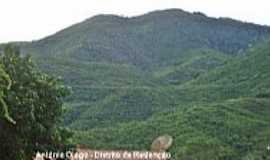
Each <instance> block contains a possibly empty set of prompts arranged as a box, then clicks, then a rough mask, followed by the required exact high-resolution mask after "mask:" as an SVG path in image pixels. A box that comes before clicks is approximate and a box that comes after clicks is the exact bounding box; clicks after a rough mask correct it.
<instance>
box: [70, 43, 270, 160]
mask: <svg viewBox="0 0 270 160" xmlns="http://www.w3.org/2000/svg"><path fill="white" fill-rule="evenodd" d="M269 67H270V42H267V43H264V44H261V45H259V46H256V47H254V48H251V49H250V50H249V52H248V53H247V56H246V57H244V58H243V57H242V58H236V59H234V60H232V61H230V62H228V63H227V64H226V65H224V66H223V67H221V68H217V69H214V70H212V71H210V72H209V73H205V74H204V75H202V76H200V77H198V78H197V79H195V80H193V81H190V82H188V83H185V84H183V85H180V86H178V87H175V88H174V89H175V94H174V96H175V97H176V98H175V101H176V102H177V103H178V104H177V107H176V108H175V109H172V110H168V111H164V112H159V113H156V114H155V115H153V116H152V117H151V118H149V119H148V120H147V121H144V122H128V123H122V124H119V125H117V126H113V127H105V128H104V127H103V128H94V129H91V130H88V131H79V132H77V134H76V136H75V140H76V142H78V143H81V144H85V145H88V146H91V147H93V146H94V147H96V148H107V149H111V148H119V149H124V148H128V149H142V148H143V149H148V146H149V145H150V144H151V142H152V140H153V139H154V138H155V137H157V136H158V135H163V134H170V135H172V136H173V137H174V139H175V142H174V145H173V147H172V148H171V149H170V152H171V153H173V155H174V158H176V159H202V160H207V159H259V160H263V159H268V158H269V157H270V154H269V151H267V146H269V140H270V138H269V135H270V118H269V116H268V114H269V113H270V94H269V93H270V92H269V91H270V83H269V82H270V81H269V80H270V72H269V70H270V68H269ZM167 93H168V92H167ZM107 133H110V134H109V135H108V134H107Z"/></svg>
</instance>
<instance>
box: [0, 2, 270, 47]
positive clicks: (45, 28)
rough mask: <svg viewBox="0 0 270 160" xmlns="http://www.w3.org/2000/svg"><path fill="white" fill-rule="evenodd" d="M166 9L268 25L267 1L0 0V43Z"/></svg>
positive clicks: (268, 5)
mask: <svg viewBox="0 0 270 160" xmlns="http://www.w3.org/2000/svg"><path fill="white" fill-rule="evenodd" d="M168 8H181V9H184V10H186V11H191V12H193V11H201V12H204V13H205V14H207V15H208V16H213V17H220V16H221V17H231V18H234V19H239V20H242V21H248V22H254V23H258V24H264V25H265V24H267V25H270V2H269V0H132V1H131V0H95V1H94V0H0V42H8V41H26V40H27V41H29V40H36V39H40V38H43V37H45V36H48V35H51V34H53V33H55V32H57V31H59V30H61V29H64V28H66V27H68V26H70V25H72V24H74V23H77V22H80V21H83V20H85V19H86V18H89V17H91V16H93V15H96V14H103V13H104V14H118V15H124V16H134V15H141V14H143V13H146V12H149V11H153V10H157V9H158V10H160V9H168Z"/></svg>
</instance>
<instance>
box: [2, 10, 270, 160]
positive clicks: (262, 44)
mask: <svg viewBox="0 0 270 160" xmlns="http://www.w3.org/2000/svg"><path fill="white" fill-rule="evenodd" d="M269 36H270V27H268V26H260V25H256V24H252V23H244V22H240V21H236V20H233V19H229V18H211V17H207V16H206V15H204V14H202V13H199V12H196V13H189V12H185V11H183V10H177V9H170V10H164V11H155V12H150V13H148V14H145V15H142V16H138V17H129V18H126V17H120V16H115V15H98V16H95V17H92V18H90V19H87V20H85V21H83V22H81V23H79V24H75V25H73V26H71V27H69V28H67V29H64V30H62V31H60V32H58V33H56V34H54V35H51V36H49V37H46V38H44V39H41V40H38V41H33V42H17V43H13V44H15V45H18V46H19V47H20V48H21V50H22V53H23V54H27V53H31V54H32V56H33V59H34V60H35V61H36V62H37V64H38V66H39V67H40V69H41V70H43V71H45V72H46V73H49V74H51V75H55V76H57V77H58V76H59V77H62V78H63V79H64V82H65V83H66V84H67V85H69V86H70V87H71V88H72V94H71V95H70V96H68V97H66V98H65V108H66V112H65V115H64V116H63V117H62V118H63V119H64V120H63V123H62V124H60V125H61V126H65V127H69V128H70V129H72V130H73V131H74V132H75V134H74V137H73V144H85V145H86V146H88V147H90V148H100V149H130V150H133V149H136V150H146V149H149V147H150V144H151V142H152V141H153V140H154V139H155V138H156V137H158V136H160V135H163V134H169V135H171V136H172V137H173V139H174V142H173V146H172V148H171V149H170V152H171V153H172V154H173V156H174V158H175V159H185V160H188V159H190V160H194V159H200V160H209V159H213V160H235V159H237V160H238V159H239V160H250V159H252V160H264V159H269V158H270V157H269V154H270V152H269V151H267V146H268V145H270V144H269V143H270V140H269V137H270V121H269V120H270V119H269V116H268V115H269V112H270V108H269V107H270V99H269V98H270V83H269V82H270V72H269V71H270V42H269V40H267V39H268V38H269ZM1 48H3V47H2V46H0V50H1ZM0 98H1V93H0Z"/></svg>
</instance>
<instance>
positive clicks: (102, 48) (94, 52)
mask: <svg viewBox="0 0 270 160" xmlns="http://www.w3.org/2000/svg"><path fill="white" fill-rule="evenodd" d="M269 33H270V28H269V27H267V26H259V25H255V24H251V23H243V22H239V21H236V20H232V19H228V18H219V19H216V18H210V17H207V16H205V15H203V14H199V13H189V12H185V11H182V10H178V9H171V10H164V11H155V12H150V13H148V14H145V15H142V16H139V17H132V18H124V17H119V16H115V15H98V16H95V17H92V18H90V19H88V20H86V21H83V22H81V23H79V24H76V25H73V26H71V27H69V28H67V29H64V30H62V31H60V32H58V33H56V34H55V35H52V36H49V37H47V38H44V39H42V40H39V41H35V42H32V43H30V44H26V45H25V46H24V47H22V48H23V49H25V51H26V52H33V53H35V54H38V55H41V56H45V57H61V58H63V57H65V58H71V59H76V60H79V61H84V62H85V61H86V62H118V63H128V64H132V65H135V66H136V67H138V68H143V69H150V68H153V67H155V66H164V65H168V64H173V63H175V60H178V59H179V57H180V56H181V55H182V54H184V53H185V52H186V51H189V50H190V49H201V48H206V49H208V48H211V49H215V50H217V51H220V52H224V53H225V54H232V55H237V54H239V53H242V52H243V50H245V49H247V48H248V47H250V46H251V45H252V44H253V43H254V42H256V41H257V40H260V39H263V38H265V37H266V36H267V35H269Z"/></svg>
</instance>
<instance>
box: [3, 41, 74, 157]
mask: <svg viewBox="0 0 270 160" xmlns="http://www.w3.org/2000/svg"><path fill="white" fill-rule="evenodd" d="M0 65H1V68H0V81H1V83H0V87H1V90H0V101H1V107H0V108H2V109H3V115H4V116H1V118H0V144H1V145H0V155H1V159H2V160H10V159H14V160H17V159H18V160H19V159H31V157H32V156H33V154H34V152H35V151H37V150H39V151H42V150H46V149H56V147H59V146H63V145H64V144H65V143H66V142H67V140H68V138H69V137H70V136H71V135H70V134H69V133H68V132H66V130H65V129H63V128H59V127H58V124H59V122H60V121H61V115H62V113H63V98H64V97H65V96H67V95H68V94H69V90H68V89H67V88H66V87H65V86H64V85H63V84H62V82H61V81H60V80H59V79H56V78H54V77H51V76H49V75H47V74H45V73H42V72H41V71H39V70H38V69H37V68H36V66H35V65H34V63H33V62H32V60H31V57H30V56H21V55H20V52H19V50H18V49H16V48H14V47H11V46H6V48H5V49H4V53H3V54H2V56H1V57H0ZM1 115H2V111H1ZM2 117H4V118H2ZM11 117H12V118H11ZM15 122H16V123H15ZM62 133H64V134H62Z"/></svg>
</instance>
